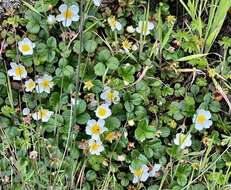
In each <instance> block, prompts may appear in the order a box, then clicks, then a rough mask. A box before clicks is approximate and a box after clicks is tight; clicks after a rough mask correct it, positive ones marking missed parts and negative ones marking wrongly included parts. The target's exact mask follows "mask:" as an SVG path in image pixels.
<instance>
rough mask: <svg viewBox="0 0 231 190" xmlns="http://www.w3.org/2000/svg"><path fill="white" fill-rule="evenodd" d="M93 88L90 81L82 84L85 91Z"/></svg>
mask: <svg viewBox="0 0 231 190" xmlns="http://www.w3.org/2000/svg"><path fill="white" fill-rule="evenodd" d="M93 87H94V84H93V83H92V81H91V80H89V81H86V82H84V87H83V88H86V89H87V90H91V89H92V88H93Z"/></svg>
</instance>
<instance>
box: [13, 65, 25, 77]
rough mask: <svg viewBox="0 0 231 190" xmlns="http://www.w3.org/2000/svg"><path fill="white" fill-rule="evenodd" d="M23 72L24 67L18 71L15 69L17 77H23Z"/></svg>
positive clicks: (18, 68) (19, 67)
mask: <svg viewBox="0 0 231 190" xmlns="http://www.w3.org/2000/svg"><path fill="white" fill-rule="evenodd" d="M23 72H24V67H22V66H18V67H16V69H15V75H16V76H22V74H23Z"/></svg>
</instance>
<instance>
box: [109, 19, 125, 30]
mask: <svg viewBox="0 0 231 190" xmlns="http://www.w3.org/2000/svg"><path fill="white" fill-rule="evenodd" d="M107 22H108V24H109V25H110V27H111V30H112V31H114V30H115V29H116V30H118V31H119V30H121V29H122V24H120V22H118V21H117V20H116V18H115V16H112V17H110V18H108V19H107Z"/></svg>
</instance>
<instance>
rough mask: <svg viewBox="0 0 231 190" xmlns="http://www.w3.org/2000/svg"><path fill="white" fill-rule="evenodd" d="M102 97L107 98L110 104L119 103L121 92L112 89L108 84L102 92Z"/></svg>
mask: <svg viewBox="0 0 231 190" xmlns="http://www.w3.org/2000/svg"><path fill="white" fill-rule="evenodd" d="M100 98H101V99H103V100H105V101H106V103H108V104H109V105H110V104H112V103H114V104H116V103H118V102H119V100H120V97H119V92H118V91H116V90H112V89H111V88H110V87H108V86H106V87H105V88H104V90H103V92H102V93H101V94H100Z"/></svg>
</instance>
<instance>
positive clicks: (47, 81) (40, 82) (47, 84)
mask: <svg viewBox="0 0 231 190" xmlns="http://www.w3.org/2000/svg"><path fill="white" fill-rule="evenodd" d="M36 83H37V86H36V91H37V92H38V93H42V92H46V93H50V90H51V88H52V87H53V86H54V83H53V82H52V77H51V76H50V75H47V74H45V75H44V76H43V77H41V78H39V79H37V80H36Z"/></svg>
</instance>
